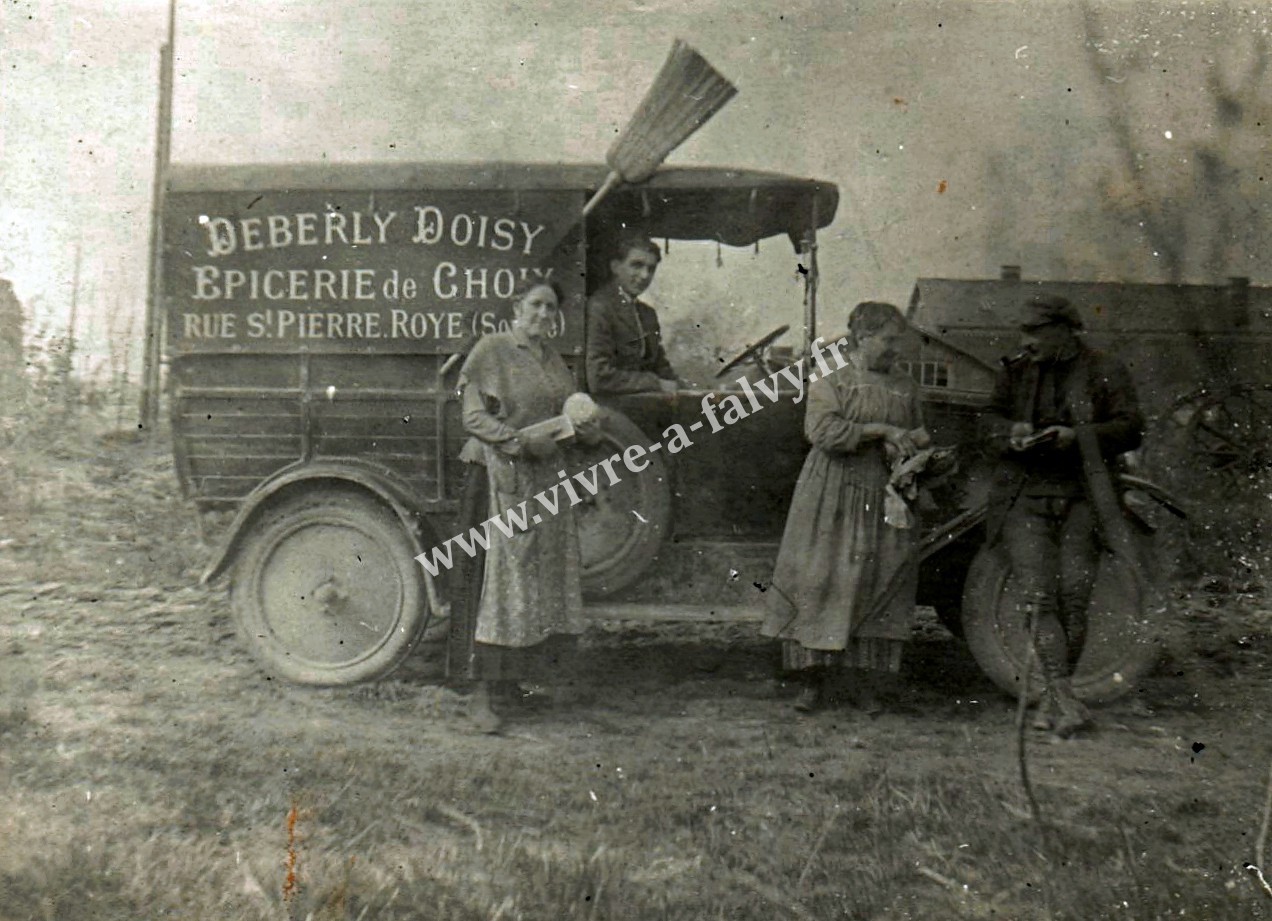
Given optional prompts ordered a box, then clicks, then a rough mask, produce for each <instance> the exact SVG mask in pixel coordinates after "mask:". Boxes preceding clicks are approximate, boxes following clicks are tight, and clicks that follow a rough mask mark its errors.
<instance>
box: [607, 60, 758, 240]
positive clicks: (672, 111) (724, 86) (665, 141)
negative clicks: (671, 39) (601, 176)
mask: <svg viewBox="0 0 1272 921" xmlns="http://www.w3.org/2000/svg"><path fill="white" fill-rule="evenodd" d="M736 93H737V88H736V87H735V86H734V85H733V84H732V83H730V82H729V81H728V80H726V79H725V78H724V77H722V76H720V74H719V73H718V72H717V71H716V69H715V68H714V67H712V66H711V65H710V64H709V63H707V59H706V58H704V57H703V56H702V55H700V54H699V53H698V52H697V51H695V50H694V49H693V48H691V47H689V45H687V44H685V43H684V42H682V41H681V40H680V39H676V42H675V44H673V45H672V46H671V54H669V55H668V56H667V60H666V61H665V62H664V63H663V66H662V70H660V71H658V76H657V77H655V78H654V82H653V84H652V85H651V86H650V87H649V90H648V91H647V92H646V93H645V98H644V99H642V100H641V103H640V106H639V107H638V108H637V109H636V114H634V115H633V116H632V119H631V121H629V122H628V123H627V127H626V128H624V129H623V131H622V133H621V134H619V136H618V137H617V138H615V139H614V143H613V144H612V145H611V146H610V149H609V153H607V154H606V155H605V162H606V163H608V164H609V168H610V172H609V175H608V176H606V177H605V182H604V183H602V184H601V187H600V188H599V189H597V190H596V194H595V195H593V196H592V198H591V200H590V201H589V202H588V203H587V204H586V205H585V206H584V207H583V214H584V215H585V216H586V215H587V214H588V213H589V212H591V210H592V209H593V208H595V207H596V205H597V204H598V203H599V202H600V200H601V199H602V198H604V197H605V196H606V195H607V194H609V192H610V191H611V190H612V189H614V187H615V186H617V185H618V184H619V183H622V182H644V181H645V180H646V179H648V178H649V177H650V176H651V175H652V174H653V172H654V170H656V169H658V166H659V164H661V163H662V161H663V160H664V159H666V157H667V154H669V153H671V151H672V150H674V149H675V148H676V147H677V146H678V145H679V144H681V143H682V142H683V141H684V140H685V139H686V138H688V137H689V135H691V134H693V133H694V132H695V131H697V130H698V129H699V128H701V127H702V125H703V124H704V123H705V122H706V120H707V119H709V118H710V117H711V116H712V115H714V114H715V113H716V112H718V111H720V107H721V106H723V105H724V104H725V103H726V102H728V101H729V100H730V99H732V98H733V97H734V95H735V94H736Z"/></svg>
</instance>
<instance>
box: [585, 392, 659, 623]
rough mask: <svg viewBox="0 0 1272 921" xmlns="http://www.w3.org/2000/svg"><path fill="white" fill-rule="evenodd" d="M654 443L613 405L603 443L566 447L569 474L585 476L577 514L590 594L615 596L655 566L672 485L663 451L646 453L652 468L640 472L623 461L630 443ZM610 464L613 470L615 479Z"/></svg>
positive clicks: (607, 415)
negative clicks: (661, 452) (602, 464)
mask: <svg viewBox="0 0 1272 921" xmlns="http://www.w3.org/2000/svg"><path fill="white" fill-rule="evenodd" d="M652 443H654V441H653V439H651V438H649V437H648V436H647V435H645V433H644V432H642V431H641V430H640V428H639V426H637V425H636V423H634V422H632V420H631V419H629V418H627V417H626V416H625V415H623V414H622V413H620V412H617V411H615V410H613V409H610V410H608V411H607V412H606V413H605V416H604V417H603V421H602V437H601V440H600V442H599V443H598V444H595V445H585V444H581V443H575V444H572V445H571V446H570V448H569V449H568V451H567V462H568V464H569V468H568V469H569V471H570V473H571V474H581V478H580V479H576V480H575V481H574V489H575V492H577V493H578V495H579V497H580V498H581V499H582V500H583V501H582V502H581V503H580V504H579V505H578V506H577V507H576V508H575V513H576V514H577V516H578V527H579V546H580V550H581V551H582V558H583V559H582V579H583V594H584V595H585V596H587V597H589V598H604V597H606V596H607V595H612V594H614V593H615V592H617V591H619V590H620V589H623V588H626V587H627V586H628V585H631V584H632V583H633V582H635V581H636V580H637V579H639V578H640V577H641V575H643V574H644V573H645V571H646V570H648V569H649V567H650V566H651V565H652V564H653V562H654V557H655V555H657V553H658V550H659V548H660V547H661V546H662V542H663V539H664V538H665V537H666V535H667V532H668V529H669V528H670V525H671V486H670V484H669V482H668V479H667V465H666V463H664V461H663V459H662V455H661V454H658V453H656V452H655V453H649V454H646V455H645V456H644V457H642V458H641V459H640V460H639V463H641V464H644V463H645V462H648V466H647V467H645V468H644V469H643V470H642V471H640V472H639V473H633V472H632V471H631V470H628V469H627V467H626V466H625V465H624V464H623V462H622V460H621V456H622V454H623V452H624V451H625V450H626V449H627V448H628V446H630V445H642V446H644V447H645V448H648V447H649V446H650V445H651V444H652ZM615 455H618V458H615ZM611 459H612V462H611V463H609V464H608V465H605V466H599V465H600V464H601V463H602V462H603V461H606V460H611ZM607 468H608V470H613V472H614V477H613V478H611V477H610V476H609V473H608V470H607ZM611 479H613V480H614V482H613V483H611ZM593 485H594V486H595V487H596V489H595V491H594V492H593V490H592V488H591V487H592V486H593Z"/></svg>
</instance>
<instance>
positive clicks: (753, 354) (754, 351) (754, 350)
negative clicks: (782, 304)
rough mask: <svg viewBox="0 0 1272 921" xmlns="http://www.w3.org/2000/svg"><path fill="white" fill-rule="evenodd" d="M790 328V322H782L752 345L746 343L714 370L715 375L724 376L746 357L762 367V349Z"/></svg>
mask: <svg viewBox="0 0 1272 921" xmlns="http://www.w3.org/2000/svg"><path fill="white" fill-rule="evenodd" d="M790 328H791V327H790V324H788V323H783V324H782V325H781V326H779V327H778V328H777V329H775V330H773V331H772V332H771V333H768V334H767V335H764V336H761V337H760V338H759V339H758V340H757V341H756V342H755V344H754V345H748V346H747V347H746V348H744V349H743V350H742V351H740V352H738V353H737V354H736V355H734V356H733V357H732V358H731V359H729V360H728V361H727V362H725V365H724V367H723V368H721V369H720V370H719V371H717V372H716V377H724V375H726V374H728V373H729V372H730V371H732V370H733V369H734V368H736V367H737V366H738V365H740V364H742V362H744V361H746V360H747V359H748V358H754V359H755V361H756V363H757V364H758V365H760V367H761V368H764V358H763V353H764V350H765V349H766V348H768V347H769V346H770V345H772V344H773V343H774V342H776V341H777V340H778V339H781V338H782V337H783V336H785V335H786V333H787V330H789V329H790ZM765 370H768V369H767V368H765Z"/></svg>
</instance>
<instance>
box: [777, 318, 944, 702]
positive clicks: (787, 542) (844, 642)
mask: <svg viewBox="0 0 1272 921" xmlns="http://www.w3.org/2000/svg"><path fill="white" fill-rule="evenodd" d="M905 329H906V323H905V319H904V318H903V317H902V316H901V313H900V311H899V310H897V308H896V307H894V306H893V305H891V304H884V303H880V302H876V301H867V302H864V303H861V304H858V305H857V306H856V307H855V308H854V309H853V311H852V314H851V316H850V317H849V318H848V337H847V338H848V344H849V349H848V355H847V364H846V366H844V367H842V368H839V369H838V370H836V371H834V372H833V373H832V374H830V375H827V376H825V377H822V378H820V379H818V380H815V381H812V382H810V384H809V387H808V405H807V409H806V415H805V419H804V434H805V436H806V437H807V438H808V440H809V441H810V442H812V450H811V452H810V453H809V455H808V458H807V460H806V461H805V462H804V468H803V471H802V472H801V473H800V477H799V481H798V483H797V484H796V486H795V494H794V497H793V498H792V500H791V508H790V512H789V514H788V515H787V520H786V530H785V533H784V534H783V536H782V544H781V548H780V549H779V551H778V557H777V565H776V568H775V570H774V574H773V582H772V585H771V587H770V590H769V591H768V592H767V593H766V595H765V599H766V605H767V608H768V610H767V613H766V618H765V621H764V626H763V628H762V630H763V633H764V635H766V636H772V637H776V638H778V639H780V640H782V664H783V668H784V669H785V670H787V671H794V672H797V673H798V674H799V675H800V676H801V677H802V679H803V681H804V687H803V689H802V691H801V693H800V695H799V698H798V699H797V701H796V704H795V706H796V708H797V709H799V710H801V711H804V712H807V711H811V710H815V709H817V708H818V707H820V706H821V705H822V704H823V703H824V698H825V692H824V689H825V680H826V677H827V673H828V671H830V670H832V669H838V668H849V669H882V670H885V671H891V672H895V671H897V670H899V668H900V664H901V649H902V646H903V644H904V642H905V640H906V639H907V638H908V637H909V635H910V629H911V624H912V620H913V615H914V598H915V589H916V579H917V565H916V562H915V558H914V555H913V553H912V550H913V546H914V541H915V531H916V528H914V527H913V526H911V527H903V526H902V527H898V526H895V525H896V524H904V522H894V523H892V524H890V523H889V522H888V521H886V520H885V497H886V489H887V486H888V479H889V476H890V470H891V465H892V462H893V461H894V460H895V459H896V458H898V457H902V458H905V457H909V456H911V455H913V454H914V453H915V452H916V451H917V450H918V448H919V447H921V446H923V445H925V444H926V443H927V441H928V435H927V433H926V431H924V430H923V427H922V426H923V419H922V413H921V409H920V401H919V388H918V385H917V384H916V383H915V381H914V380H913V379H912V378H911V377H910V376H909V375H907V374H905V373H904V372H903V371H900V370H898V369H897V368H896V359H897V348H898V345H899V341H900V339H901V337H902V335H903V334H904V332H905Z"/></svg>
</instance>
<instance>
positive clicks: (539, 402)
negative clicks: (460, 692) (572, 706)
mask: <svg viewBox="0 0 1272 921" xmlns="http://www.w3.org/2000/svg"><path fill="white" fill-rule="evenodd" d="M513 298H514V301H513V322H512V329H511V331H510V332H507V333H492V334H489V335H486V336H483V337H482V338H481V340H479V341H478V343H477V345H476V346H474V348H473V350H472V352H471V353H470V354H469V356H468V359H467V360H466V361H465V362H464V367H463V370H462V372H461V374H460V382H459V386H460V389H461V391H462V399H463V420H464V428H465V430H466V431H467V432H468V433H469V434H470V435H471V436H472V438H470V439H469V441H468V443H467V444H466V445H465V446H464V450H463V452H462V453H461V455H460V457H461V459H462V460H463V461H465V462H466V463H467V464H469V465H471V466H470V467H469V473H468V484H467V489H466V494H465V502H464V514H463V516H462V517H465V518H467V519H469V520H466V521H463V522H461V527H462V528H463V530H464V531H465V533H466V532H467V529H468V528H469V527H473V526H476V525H479V524H480V523H481V522H482V521H484V520H485V519H486V518H487V517H494V516H497V515H500V514H502V513H504V512H505V511H507V510H508V509H517V508H519V507H521V504H522V503H525V506H524V514H525V515H526V516H527V519H529V518H530V517H531V516H535V515H537V516H538V518H539V520H537V521H533V522H532V523H530V524H529V527H528V528H527V529H526V530H524V531H520V532H516V533H514V534H513V535H512V536H511V537H509V536H507V535H506V534H504V533H503V532H502V531H501V530H500V529H499V528H497V527H494V526H491V525H487V526H486V528H485V530H486V533H487V535H488V538H489V548H488V549H487V550H486V552H485V554H484V566H483V565H481V561H480V560H478V561H476V565H475V566H474V567H473V568H472V571H471V572H470V574H469V580H470V586H469V597H468V599H466V600H467V601H469V613H470V614H471V613H472V612H473V611H474V610H475V617H470V618H468V619H467V621H468V622H467V629H468V630H470V631H471V633H470V638H471V640H472V641H473V642H470V643H468V644H467V648H468V661H467V662H466V663H464V665H465V666H466V667H465V668H464V669H462V670H463V671H466V672H467V675H468V677H470V678H474V679H476V680H477V681H478V684H477V687H476V690H475V692H474V694H473V698H472V703H471V710H470V713H471V716H472V718H473V720H474V722H475V723H476V724H477V725H478V727H479V728H481V729H483V730H484V731H487V732H495V731H497V730H498V728H499V725H500V720H499V717H498V715H497V714H496V713H495V710H494V707H493V706H492V698H493V699H494V700H495V701H496V702H498V700H499V699H500V698H502V699H503V700H504V701H505V702H509V698H510V696H511V695H512V694H514V693H515V692H516V689H517V681H518V680H519V679H524V678H530V677H533V678H535V679H536V680H540V681H544V682H546V683H559V682H560V681H562V680H564V676H565V675H566V674H567V672H568V670H569V668H570V660H571V659H572V658H573V650H574V647H575V646H576V645H577V638H578V635H579V634H580V633H582V631H583V602H582V593H581V588H580V583H579V566H580V557H579V539H578V530H577V527H576V524H575V518H574V512H573V509H572V508H571V507H570V505H569V503H568V502H565V501H562V502H561V503H560V507H559V508H558V510H557V513H556V514H555V515H549V514H548V513H547V512H546V510H544V509H543V508H541V507H540V506H539V504H538V503H537V502H534V501H532V500H533V497H534V495H535V494H536V493H538V492H540V491H542V490H549V491H551V489H552V487H553V485H554V484H555V483H557V482H558V481H559V479H560V477H559V475H558V471H560V470H561V469H562V468H563V467H564V463H565V462H564V457H563V455H562V453H561V450H560V449H559V448H558V446H557V444H556V442H555V441H554V440H553V439H552V438H551V437H550V436H547V435H538V434H526V433H524V432H522V431H521V430H522V429H524V428H525V427H526V426H529V425H532V424H533V423H536V422H541V421H544V420H546V419H550V418H552V417H554V416H559V415H561V413H562V410H563V406H564V403H565V400H566V397H568V396H569V395H570V394H571V393H573V392H574V390H575V382H574V376H573V375H572V374H571V373H570V370H569V369H568V368H567V367H566V365H565V362H564V361H562V360H561V356H560V355H559V354H557V352H556V350H555V349H553V348H551V346H550V345H549V344H548V336H549V334H550V333H551V331H552V330H553V329H554V328H555V327H556V324H557V321H558V318H559V310H560V301H561V291H560V289H559V288H558V287H557V286H556V285H555V284H554V283H549V282H542V281H540V282H533V283H531V284H529V285H528V286H526V287H523V288H521V289H519V290H518V291H517V292H515V293H514V295H513ZM477 580H479V582H478V581H477ZM477 584H479V585H480V596H479V597H477V591H476V585H477Z"/></svg>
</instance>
